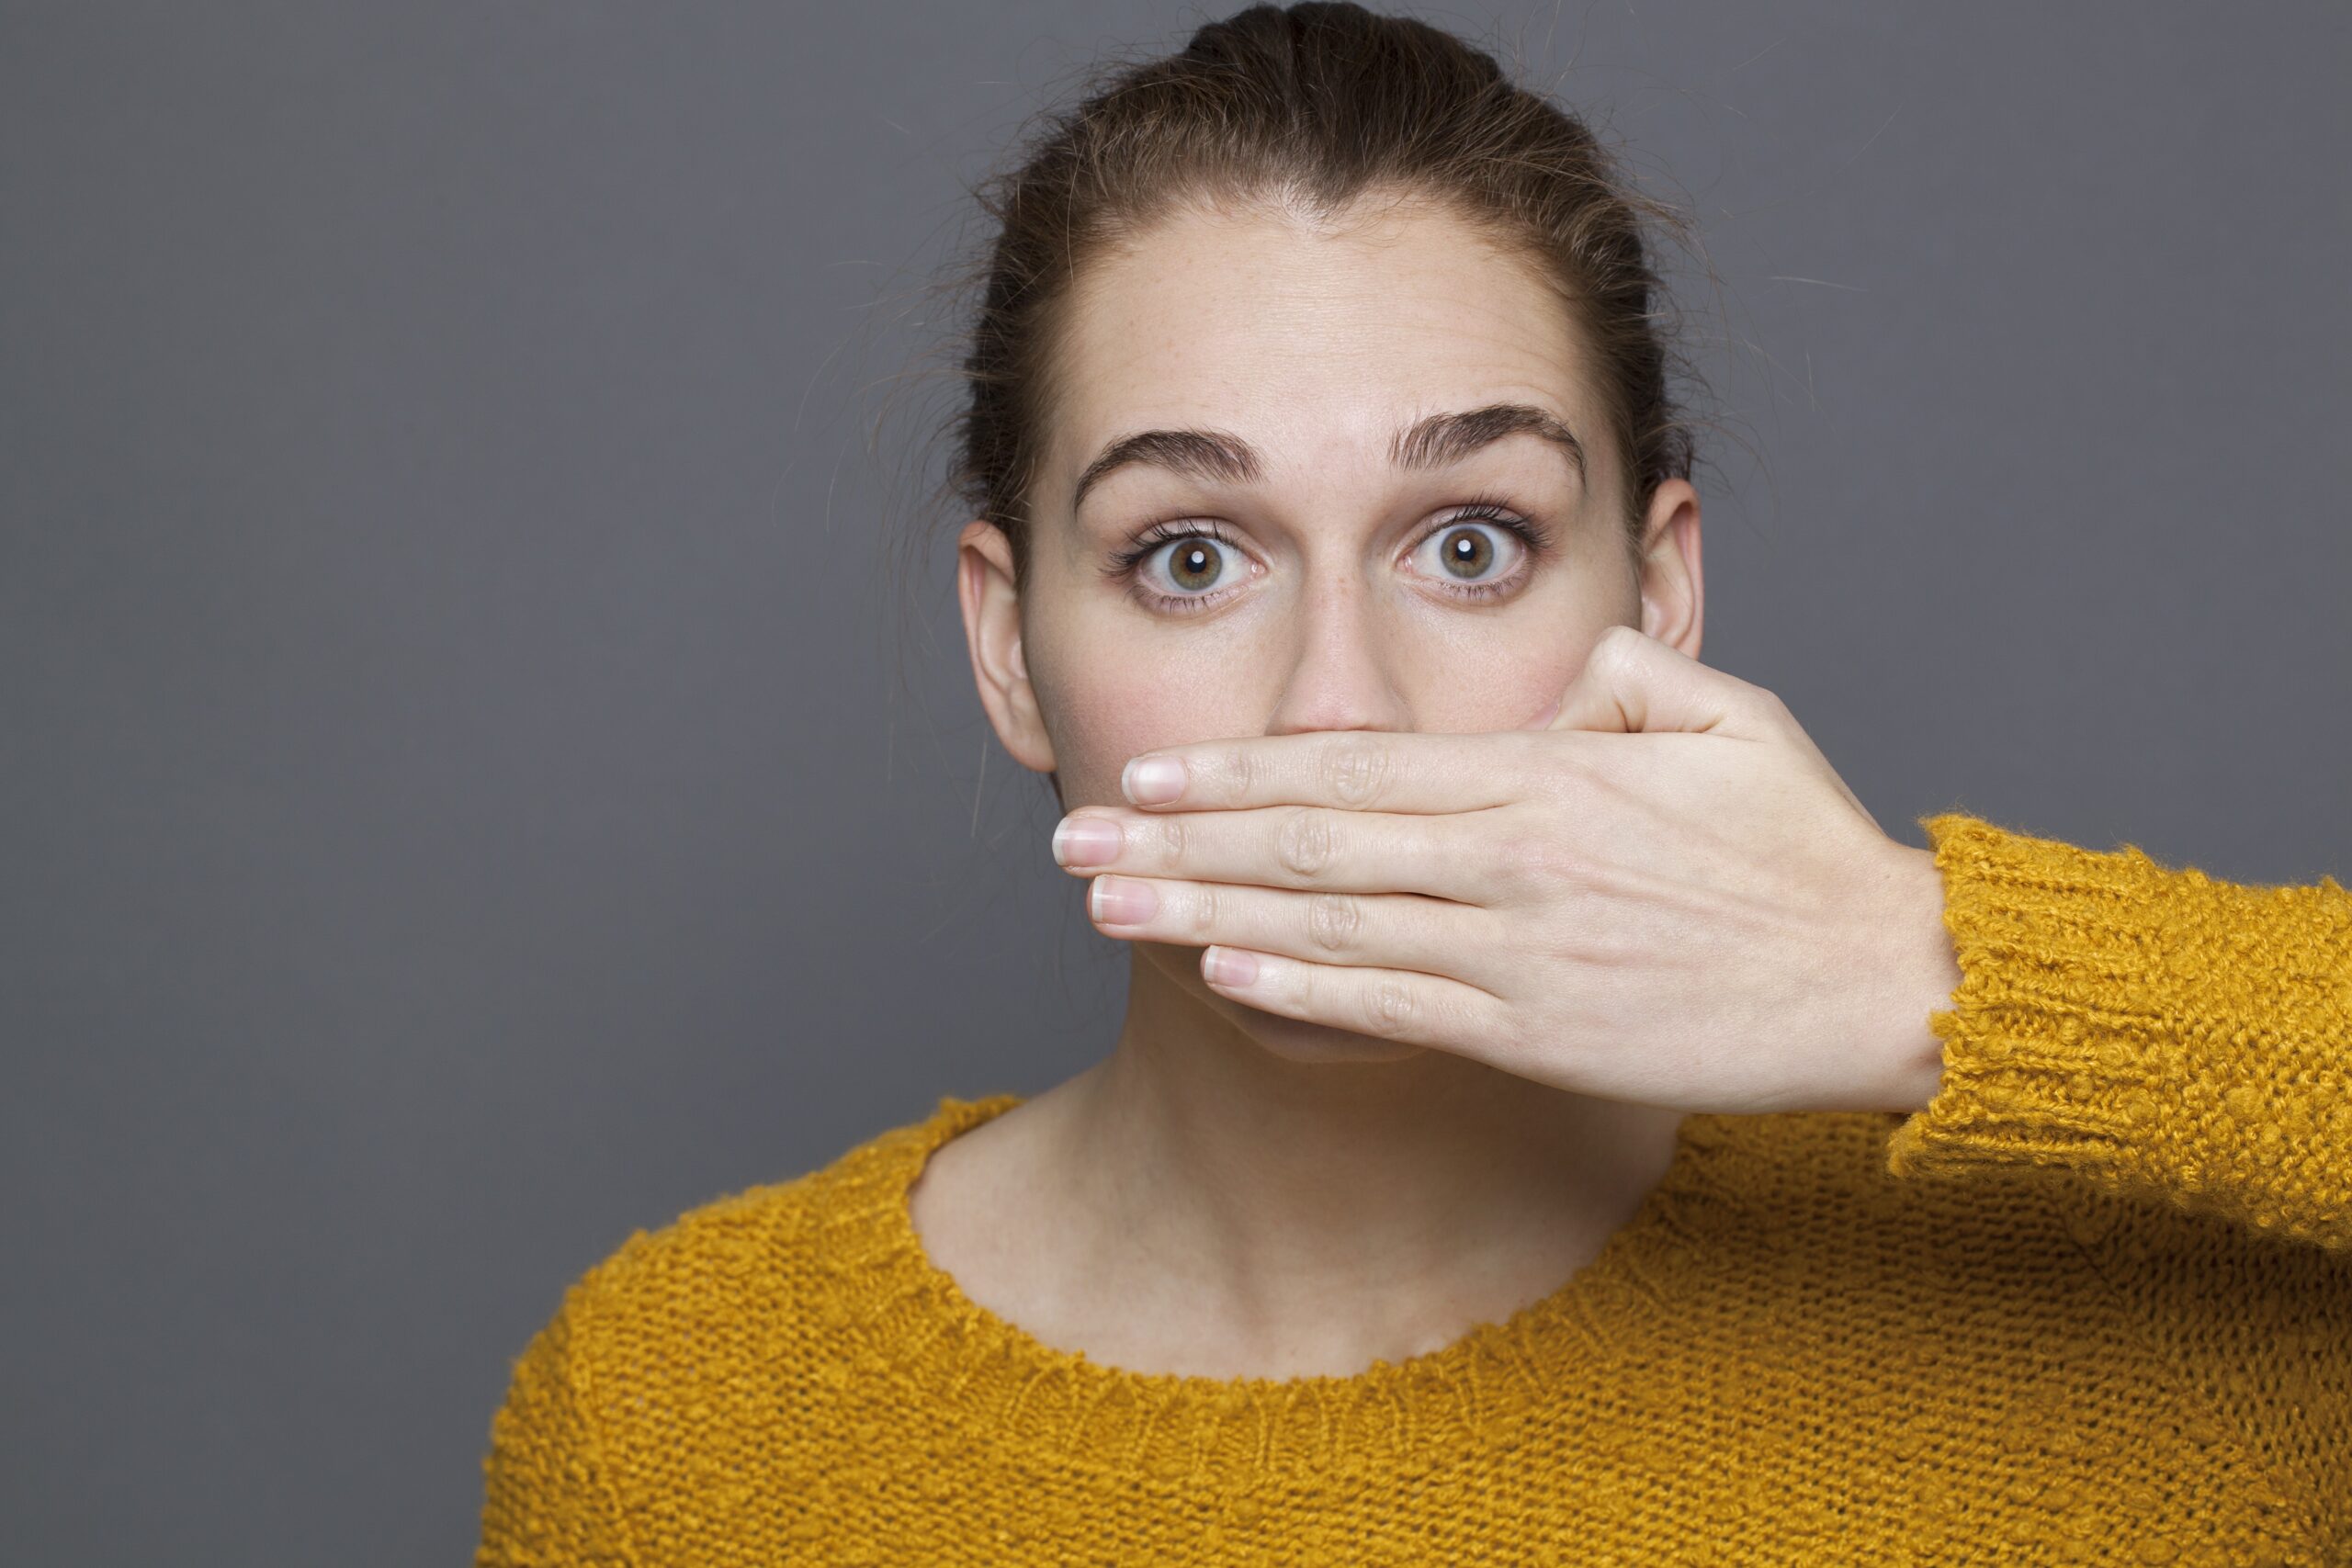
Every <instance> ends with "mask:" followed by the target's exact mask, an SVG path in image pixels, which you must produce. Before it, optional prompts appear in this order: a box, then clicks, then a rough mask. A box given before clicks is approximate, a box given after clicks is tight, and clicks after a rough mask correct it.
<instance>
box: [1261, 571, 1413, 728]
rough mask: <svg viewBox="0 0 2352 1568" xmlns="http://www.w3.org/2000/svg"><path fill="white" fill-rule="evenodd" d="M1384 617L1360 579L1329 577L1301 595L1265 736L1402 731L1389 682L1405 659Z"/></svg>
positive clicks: (1400, 706) (1400, 710) (1403, 713)
mask: <svg viewBox="0 0 2352 1568" xmlns="http://www.w3.org/2000/svg"><path fill="white" fill-rule="evenodd" d="M1386 614H1387V612H1386V611H1385V609H1384V607H1383V606H1382V604H1381V603H1380V599H1379V595H1377V594H1376V593H1374V592H1372V591H1371V590H1370V589H1369V588H1368V587H1367V586H1366V584H1365V583H1364V582H1363V580H1362V579H1361V578H1360V577H1357V576H1355V575H1353V574H1343V573H1337V572H1335V573H1331V574H1328V575H1327V576H1325V577H1323V578H1321V579H1319V580H1317V581H1315V582H1313V583H1312V584H1310V586H1309V587H1308V589H1307V591H1306V592H1305V593H1304V594H1303V595H1302V596H1301V600H1300V604H1299V608H1298V613H1297V615H1296V618H1295V620H1294V621H1293V623H1292V626H1291V628H1290V632H1291V636H1290V638H1289V640H1288V642H1287V644H1286V645H1285V646H1284V647H1283V649H1282V650H1281V651H1280V652H1279V653H1278V654H1277V655H1276V657H1277V658H1279V659H1282V660H1284V661H1285V668H1284V669H1283V683H1282V687H1281V693H1280V695H1279V696H1278V698H1277V699H1276V702H1275V705H1274V710H1273V712H1272V715H1271V716H1269V717H1268V719H1267V722H1266V733H1267V734H1269V735H1296V734H1301V733H1304V732H1306V731H1309V730H1319V729H1391V730H1396V729H1409V728H1412V721H1411V715H1410V713H1409V712H1408V708H1407V706H1406V703H1405V695H1404V693H1403V692H1402V691H1401V690H1400V689H1399V687H1398V685H1397V663H1398V661H1401V660H1403V659H1405V658H1406V657H1408V652H1407V649H1405V647H1404V645H1403V639H1402V638H1400V637H1397V635H1396V628H1394V627H1391V626H1387V625H1386V624H1385V618H1386Z"/></svg>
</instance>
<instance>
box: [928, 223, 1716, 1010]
mask: <svg viewBox="0 0 2352 1568" xmlns="http://www.w3.org/2000/svg"><path fill="white" fill-rule="evenodd" d="M1065 310H1066V313H1065V316H1064V323H1065V329H1066V332H1065V336H1064V338H1063V340H1062V342H1061V344H1060V346H1059V348H1058V351H1057V360H1056V366H1057V398H1056V401H1055V410H1054V423H1053V426H1052V429H1051V431H1050V433H1049V435H1048V439H1047V442H1046V449H1045V451H1044V454H1043V461H1042V466H1041V469H1040V472H1039V475H1038V479H1037V489H1036V493H1035V500H1034V511H1033V515H1034V523H1033V534H1032V537H1031V558H1030V562H1029V571H1028V580H1027V582H1026V583H1025V585H1024V587H1023V590H1022V592H1021V593H1020V594H1019V595H1018V597H1017V598H1016V597H1015V596H1014V594H1013V591H1012V579H1011V557H1010V553H1009V550H1008V549H1007V548H1006V547H1005V542H1004V540H1003V538H1002V536H1001V534H999V533H998V532H997V531H996V530H995V529H994V528H992V527H989V525H986V524H980V523H975V524H973V525H969V526H967V529H966V531H965V539H964V546H965V548H964V551H963V576H964V581H963V594H964V608H965V616H966V623H967V631H968V632H969V633H970V634H971V639H972V645H973V658H974V663H975V670H976V672H977V673H978V677H979V681H980V686H981V694H982V697H983V700H984V702H985V703H986V704H987V705H988V706H989V714H990V717H991V719H992V720H993V721H994V722H995V725H996V728H997V732H998V734H999V736H1000V738H1001V739H1003V740H1004V741H1005V743H1006V745H1007V748H1008V749H1009V750H1012V753H1013V754H1014V756H1015V757H1016V758H1017V759H1018V760H1019V761H1022V762H1023V763H1024V764H1025V765H1027V766H1029V767H1031V768H1033V769H1035V770H1037V771H1039V772H1045V771H1047V770H1052V771H1054V772H1056V773H1057V775H1058V778H1059V783H1060V786H1061V792H1062V797H1063V801H1064V803H1065V805H1066V806H1068V807H1071V808H1076V807H1080V806H1086V805H1096V804H1101V805H1110V806H1121V805H1123V802H1122V797H1121V795H1120V793H1119V774H1120V770H1121V769H1122V768H1123V767H1124V766H1125V763H1126V761H1127V760H1128V759H1129V758H1130V757H1133V756H1135V755H1136V753H1137V752H1140V751H1147V750H1152V749H1154V748H1156V747H1165V746H1173V745H1179V744H1182V743H1185V742H1189V741H1195V740H1204V739H1217V738H1228V737H1236V736H1261V735H1290V734H1295V733H1299V732H1302V731H1309V730H1329V729H1381V730H1422V731H1450V732H1466V731H1478V730H1494V729H1511V728H1520V727H1521V726H1524V725H1526V724H1528V723H1529V722H1531V721H1532V720H1533V719H1534V718H1536V717H1537V716H1540V715H1542V714H1543V713H1544V711H1545V710H1546V709H1548V708H1549V707H1550V705H1552V703H1553V701H1554V700H1555V698H1557V697H1558V696H1559V695H1560V694H1561V692H1562V690H1563V689H1564V688H1565V687H1566V684H1567V682H1569V680H1570V679H1571V678H1573V677H1574V676H1575V674H1576V673H1577V671H1578V669H1579V668H1581V667H1582V665H1583V663H1584V660H1585V656H1586V654H1587V652H1588V651H1589V649H1590V648H1591V647H1592V644H1593V642H1594V640H1595V639H1596V638H1598V637H1600V633H1601V632H1602V630H1603V629H1604V628H1606V627H1608V626H1611V625H1615V624H1634V625H1641V626H1644V629H1645V630H1647V631H1649V632H1650V633H1651V635H1653V636H1658V637H1665V638H1666V639H1667V640H1669V641H1672V642H1674V643H1676V645H1677V646H1679V647H1681V648H1682V649H1684V651H1686V652H1688V653H1691V654H1692V655H1693V656H1695V655H1696V653H1697V651H1698V648H1697V641H1698V615H1697V610H1698V543H1697V504H1696V498H1695V495H1693V494H1692V493H1691V489H1690V486H1689V485H1688V484H1687V483H1683V482H1681V481H1673V482H1671V483H1669V484H1668V486H1666V487H1662V491H1661V493H1660V496H1659V499H1658V502H1657V504H1656V505H1654V506H1653V507H1652V509H1651V516H1652V519H1653V520H1654V522H1655V523H1657V524H1664V523H1668V522H1679V523H1680V524H1682V525H1683V526H1679V527H1675V528H1672V529H1670V530H1667V529H1658V530H1654V534H1655V535H1656V536H1657V543H1656V544H1654V545H1653V546H1652V547H1650V550H1649V557H1648V558H1645V561H1644V562H1643V563H1638V564H1637V563H1635V562H1634V561H1632V560H1630V559H1629V556H1628V552H1627V547H1626V543H1625V541H1624V536H1623V521H1622V519H1623V515H1624V500H1623V496H1624V491H1623V485H1624V482H1625V479H1624V476H1623V474H1621V473H1620V472H1619V464H1618V462H1617V457H1616V454H1615V452H1614V450H1613V447H1612V444H1611V441H1610V439H1609V438H1608V435H1607V434H1606V432H1605V429H1604V427H1603V424H1602V422H1601V418H1600V406H1599V403H1598V400H1597V399H1596V398H1595V396H1594V393H1593V385H1594V383H1593V380H1592V378H1591V376H1590V375H1589V372H1588V369H1587V366H1586V363H1585V360H1584V357H1583V354H1582V351H1581V348H1580V346H1579V343H1578V336H1579V334H1578V333H1577V329H1576V328H1575V327H1574V326H1573V325H1572V324H1571V322H1570V321H1569V319H1568V317H1567V315H1566V310H1565V308H1564V307H1563V306H1562V304H1561V303H1560V302H1559V300H1558V299H1557V298H1556V297H1555V295H1554V294H1553V293H1552V292H1551V291H1550V290H1549V289H1547V288H1545V287H1544V286H1543V285H1542V283H1541V282H1540V281H1539V280H1538V279H1537V277H1536V276H1534V275H1532V273H1531V272H1530V271H1529V270H1528V269H1527V268H1526V266H1525V265H1523V264H1521V263H1520V262H1518V261H1516V260H1515V259H1512V258H1510V257H1508V256H1506V255H1504V254H1501V253H1499V252H1498V251H1496V250H1495V249H1493V248H1492V247H1491V246H1490V245H1489V244H1487V243H1485V242H1484V241H1482V240H1481V239H1479V238H1478V237H1477V236H1476V234H1475V233H1474V232H1473V231H1471V230H1470V229H1469V228H1468V227H1466V226H1465V225H1464V224H1463V223H1462V222H1461V221H1460V220H1458V219H1455V218H1453V217H1452V216H1451V215H1449V214H1447V213H1445V212H1444V211H1442V209H1434V208H1430V207H1428V206H1421V205H1415V206H1410V207H1403V208H1396V209H1390V210H1387V211H1385V212H1384V213H1382V214H1380V215H1379V216H1377V217H1376V218H1373V217H1364V218H1361V219H1358V220H1352V221H1351V223H1350V224H1349V225H1348V226H1347V227H1346V228H1345V229H1344V230H1335V229H1331V228H1328V227H1323V228H1318V227H1314V226H1309V225H1308V224H1306V223H1304V222H1302V221H1301V220H1296V219H1294V218H1292V217H1289V216H1286V215H1284V214H1283V213H1281V212H1279V211H1276V210H1272V209H1262V208H1252V209H1246V210H1235V211H1230V212H1222V213H1209V212H1198V211H1194V212H1187V213H1184V214H1182V215H1181V216H1178V217H1174V218H1170V219H1169V220H1166V221H1164V222H1162V223H1160V224H1159V225H1158V226H1156V227H1154V228H1152V229H1150V230H1148V231H1145V232H1144V233H1143V234H1142V235H1141V236H1139V237H1138V238H1137V239H1136V242H1135V243H1132V244H1131V245H1130V246H1129V247H1127V248H1126V249H1125V250H1123V251H1120V252H1118V253H1115V254H1109V255H1104V256H1101V257H1098V258H1097V259H1095V260H1094V261H1093V262H1092V263H1091V265H1088V266H1087V267H1086V268H1084V269H1083V270H1082V273H1081V276H1080V280H1079V283H1078V284H1077V286H1076V287H1075V288H1073V290H1072V292H1071V294H1070V296H1069V299H1067V300H1066V301H1065ZM1482 411H1483V412H1482ZM1463 415H1468V416H1471V417H1470V418H1469V419H1467V420H1463V419H1459V418H1451V417H1449V416H1463ZM1679 513H1687V515H1675V514H1679ZM1668 536H1670V538H1669V537H1668ZM1147 945H1148V944H1147ZM1180 955H1181V957H1182V963H1181V964H1176V965H1175V967H1177V968H1179V969H1182V970H1183V971H1184V972H1185V976H1186V978H1187V979H1188V980H1189V988H1191V989H1193V990H1195V991H1197V992H1198V993H1199V994H1201V995H1202V996H1204V997H1209V998H1215V993H1213V992H1210V991H1208V990H1207V988H1206V987H1205V986H1204V985H1202V984H1201V982H1200V980H1199V977H1198V975H1197V973H1194V972H1193V970H1194V969H1196V965H1197V957H1198V955H1197V953H1196V952H1195V951H1194V950H1192V949H1189V948H1187V949H1170V950H1169V953H1167V954H1166V955H1163V956H1169V957H1176V956H1180ZM1215 999H1217V1000H1220V1001H1222V998H1215ZM1261 1016H1262V1015H1261Z"/></svg>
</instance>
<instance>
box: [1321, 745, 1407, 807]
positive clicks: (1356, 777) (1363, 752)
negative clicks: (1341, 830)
mask: <svg viewBox="0 0 2352 1568" xmlns="http://www.w3.org/2000/svg"><path fill="white" fill-rule="evenodd" d="M1389 759H1390V753H1389V750H1388V749H1387V748H1386V747H1385V746H1383V745H1381V744H1380V743H1379V742H1378V741H1376V740H1369V739H1360V738H1357V737H1354V736H1340V737H1336V738H1335V739H1331V740H1330V741H1329V742H1327V743H1326V744H1325V745H1324V747H1323V751H1322V756H1321V758H1320V759H1319V763H1318V765H1319V767H1320V768H1321V771H1322V774H1323V778H1322V784H1323V788H1324V790H1325V791H1326V792H1327V793H1328V794H1329V795H1330V796H1331V798H1332V799H1334V800H1336V801H1338V802H1339V803H1340V805H1342V806H1346V807H1352V808H1355V809H1359V810H1361V809H1362V808H1363V807H1366V806H1368V805H1370V804H1372V803H1373V802H1374V801H1375V800H1377V799H1379V798H1380V796H1381V795H1383V794H1385V793H1386V791H1387V789H1388V787H1389V784H1391V782H1392V781H1391V779H1390V777H1389V771H1390V767H1391V763H1390V760H1389Z"/></svg>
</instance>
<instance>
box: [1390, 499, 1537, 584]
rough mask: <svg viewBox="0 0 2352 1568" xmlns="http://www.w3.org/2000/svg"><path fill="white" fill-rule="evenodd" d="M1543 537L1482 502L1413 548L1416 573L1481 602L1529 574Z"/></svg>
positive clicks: (1527, 522) (1525, 523)
mask: <svg viewBox="0 0 2352 1568" xmlns="http://www.w3.org/2000/svg"><path fill="white" fill-rule="evenodd" d="M1543 547H1544V537H1543V535H1542V534H1541V533H1540V532H1539V531H1538V529H1537V526H1536V525H1535V524H1533V523H1532V521H1531V520H1529V519H1527V518H1523V517H1521V516H1518V515H1516V514H1515V513H1510V512H1506V511H1504V510H1502V509H1501V508H1500V507H1498V506H1496V505H1493V504H1491V503H1487V502H1480V503H1476V504H1475V505H1473V506H1471V507H1468V508H1465V509H1464V510H1463V511H1460V512H1456V513H1453V515H1452V516H1450V517H1448V518H1446V519H1445V520H1444V521H1443V522H1442V523H1440V524H1439V525H1437V526H1436V527H1435V528H1433V529H1431V530H1430V532H1429V533H1428V534H1426V535H1424V536H1422V538H1421V542H1420V543H1419V545H1417V546H1416V547H1414V550H1413V556H1414V559H1415V562H1416V566H1417V570H1419V571H1420V572H1421V574H1422V575H1423V576H1425V577H1429V578H1431V579H1433V580H1435V581H1437V583H1438V584H1439V585H1440V586H1441V587H1442V588H1444V589H1445V590H1446V591H1447V592H1451V593H1455V594H1460V595H1463V596H1465V597H1468V598H1473V599H1481V598H1486V597H1488V596H1489V595H1492V594H1495V593H1499V592H1504V591H1505V590H1507V589H1509V588H1510V587H1512V586H1513V585H1515V584H1516V583H1518V582H1519V581H1521V579H1522V578H1524V577H1525V576H1526V575H1527V572H1526V571H1525V570H1522V569H1523V568H1524V567H1525V566H1526V564H1527V563H1528V562H1529V561H1531V560H1532V559H1533V558H1535V557H1536V556H1537V555H1539V554H1540V553H1541V552H1542V549H1543Z"/></svg>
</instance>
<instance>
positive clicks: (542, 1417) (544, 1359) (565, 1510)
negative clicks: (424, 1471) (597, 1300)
mask: <svg viewBox="0 0 2352 1568" xmlns="http://www.w3.org/2000/svg"><path fill="white" fill-rule="evenodd" d="M592 1278H593V1276H592ZM588 1283H589V1281H588V1280H582V1281H580V1282H579V1283H577V1284H575V1285H573V1286H572V1288H571V1291H570V1292H567V1293H566V1295H565V1297H564V1301H563V1304H562V1306H561V1307H560V1309H559V1310H558V1311H557V1313H556V1314H555V1316H554V1317H553V1318H552V1319H550V1320H549V1321H548V1324H547V1325H545V1326H544V1327H542V1328H541V1329H540V1330H539V1331H538V1333H537V1334H536V1335H535V1336H533V1337H532V1339H531V1342H530V1344H529V1345H528V1346H526V1348H525V1349H524V1351H523V1353H522V1355H521V1356H520V1357H518V1358H517V1359H515V1363H514V1369H513V1375H512V1378H511V1381H510V1382H509V1383H508V1386H507V1392H506V1402H505V1404H503V1406H502V1407H501V1408H500V1409H499V1411H498V1413H497V1415H496V1416H493V1417H492V1422H491V1447H490V1451H489V1452H488V1453H487V1454H486V1455H485V1456H484V1457H483V1460H482V1473H483V1477H484V1480H485V1482H486V1486H485V1492H484V1497H483V1503H482V1514H481V1544H480V1546H479V1548H478V1549H477V1551H476V1552H475V1554H474V1568H590V1565H592V1564H594V1565H595V1568H628V1565H630V1564H633V1563H635V1562H638V1561H639V1558H638V1556H637V1554H636V1551H635V1550H634V1548H633V1546H632V1545H631V1544H630V1541H629V1538H628V1523H627V1520H626V1519H625V1518H624V1517H623V1515H622V1511H621V1506H620V1501H619V1498H618V1496H617V1495H616V1492H615V1490H614V1485H613V1473H612V1471H611V1469H610V1467H609V1466H608V1465H607V1463H606V1461H605V1455H604V1451H603V1450H602V1449H601V1448H600V1447H599V1445H598V1442H597V1438H596V1432H595V1428H594V1420H593V1417H592V1415H591V1413H590V1407H589V1404H588V1402H587V1400H586V1399H585V1397H584V1395H583V1394H582V1390H581V1375H582V1370H581V1366H580V1361H581V1359H582V1358H580V1357H579V1356H578V1355H576V1354H575V1346H576V1344H577V1342H578V1339H579V1337H580V1335H581V1323H582V1318H583V1316H584V1315H585V1314H586V1306H587V1295H588V1292H587V1286H588Z"/></svg>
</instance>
